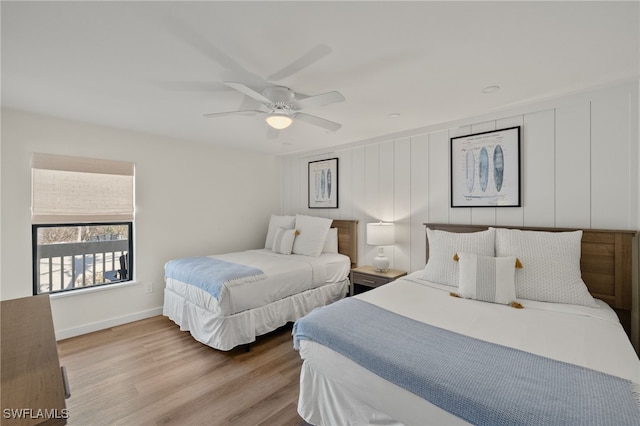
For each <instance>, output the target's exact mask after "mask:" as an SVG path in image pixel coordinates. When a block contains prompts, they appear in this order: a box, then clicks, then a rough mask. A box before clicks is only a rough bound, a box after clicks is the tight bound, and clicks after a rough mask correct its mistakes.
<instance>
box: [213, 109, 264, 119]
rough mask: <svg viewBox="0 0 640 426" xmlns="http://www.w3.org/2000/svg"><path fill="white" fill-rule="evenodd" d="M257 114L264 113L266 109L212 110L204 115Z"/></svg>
mask: <svg viewBox="0 0 640 426" xmlns="http://www.w3.org/2000/svg"><path fill="white" fill-rule="evenodd" d="M256 114H264V111H259V110H257V109H250V110H244V111H226V112H212V113H209V114H204V115H203V117H207V118H212V117H222V116H225V115H256Z"/></svg>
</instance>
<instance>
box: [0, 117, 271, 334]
mask: <svg viewBox="0 0 640 426" xmlns="http://www.w3.org/2000/svg"><path fill="white" fill-rule="evenodd" d="M32 152H44V153H53V154H63V155H77V156H84V157H95V158H104V159H117V160H126V161H133V162H135V166H136V178H135V179H136V185H135V191H136V216H135V217H136V219H135V223H134V228H135V229H134V244H135V265H134V273H135V277H134V279H135V281H136V283H137V284H135V285H129V286H123V287H118V288H111V289H105V290H102V291H93V292H87V293H83V294H77V293H74V294H73V295H68V296H65V297H56V296H53V298H52V302H51V305H52V310H53V316H54V324H55V329H56V334H57V336H58V338H64V337H70V336H73V335H76V334H81V333H84V332H88V331H93V330H97V329H101V328H105V327H109V326H113V325H116V324H120V323H125V322H129V321H132V320H136V319H140V318H144V317H148V316H153V315H158V314H160V313H161V307H162V302H163V289H164V269H163V266H164V263H165V262H166V261H167V260H169V259H170V258H174V257H179V256H185V255H187V256H188V255H201V254H215V253H221V252H225V251H233V250H242V249H249V248H256V247H260V245H261V244H264V238H265V235H266V229H267V224H268V220H269V216H270V214H271V213H279V212H280V206H281V192H280V170H281V160H280V159H278V158H277V157H273V156H267V155H263V154H256V153H247V152H241V151H235V150H231V149H223V148H217V147H213V146H210V145H206V144H198V143H194V142H188V141H181V140H175V139H169V138H164V137H158V136H152V135H145V134H141V133H135V132H131V131H126V130H118V129H113V128H106V127H101V126H96V125H90V124H82V123H78V122H71V121H67V120H61V119H56V118H51V117H43V116H38V115H32V114H26V113H22V112H17V111H9V110H3V111H2V145H1V154H2V161H1V169H0V170H1V173H2V175H1V176H2V182H1V185H2V193H1V202H0V206H1V208H2V210H1V212H2V216H1V223H2V234H1V249H0V254H1V258H0V259H1V264H2V268H1V269H0V271H1V275H0V278H1V279H0V299H2V300H6V299H13V298H17V297H24V296H30V295H31V294H32V276H31V270H32V269H31V221H30V219H31V217H30V209H31V198H30V197H31V168H30V161H31V160H30V159H31V153H32ZM256 176H260V180H259V185H256ZM149 282H152V283H153V292H151V293H146V292H145V284H146V283H149Z"/></svg>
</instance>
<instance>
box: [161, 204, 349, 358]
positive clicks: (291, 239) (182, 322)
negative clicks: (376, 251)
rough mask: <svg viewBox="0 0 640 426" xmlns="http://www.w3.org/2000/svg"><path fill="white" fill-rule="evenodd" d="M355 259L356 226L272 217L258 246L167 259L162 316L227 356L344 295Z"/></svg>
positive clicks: (317, 220)
mask: <svg viewBox="0 0 640 426" xmlns="http://www.w3.org/2000/svg"><path fill="white" fill-rule="evenodd" d="M325 228H326V229H325ZM356 262H357V221H355V220H331V219H325V218H319V217H312V216H304V215H295V216H277V215H272V216H271V219H270V222H269V229H268V232H267V238H266V241H265V248H263V249H256V250H246V251H242V252H236V253H225V254H219V255H214V256H199V257H189V258H179V259H172V260H170V261H169V262H167V263H166V264H165V282H166V286H165V290H164V305H163V314H164V315H165V316H167V317H169V318H170V319H171V320H173V321H174V322H175V323H176V324H178V325H179V326H180V330H183V331H189V332H190V333H191V335H192V336H193V337H194V338H195V339H196V340H197V341H199V342H201V343H204V344H206V345H208V346H211V347H212V348H215V349H219V350H224V351H227V350H230V349H233V348H234V347H236V346H239V345H248V344H250V343H252V342H254V341H255V340H256V337H257V336H260V335H263V334H266V333H268V332H270V331H273V330H275V329H277V328H279V327H281V326H283V325H285V324H286V323H288V322H293V321H295V320H297V319H298V318H301V317H302V316H304V315H306V314H308V313H309V312H311V311H312V310H313V309H314V308H316V307H318V306H324V305H327V304H329V303H332V302H335V301H337V300H340V299H342V298H343V297H345V295H346V293H347V291H348V284H349V280H348V276H349V271H350V269H351V267H352V266H353V265H354V264H355V263H356ZM220 274H224V275H220ZM247 348H248V346H247Z"/></svg>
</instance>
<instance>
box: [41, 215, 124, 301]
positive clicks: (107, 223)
mask: <svg viewBox="0 0 640 426" xmlns="http://www.w3.org/2000/svg"><path fill="white" fill-rule="evenodd" d="M108 225H118V226H123V225H124V226H127V232H128V234H129V235H128V237H129V238H128V244H127V257H128V260H127V278H126V279H124V280H118V281H114V282H109V283H99V284H91V285H85V286H81V287H74V288H69V289H60V290H55V291H45V292H40V282H39V277H40V273H39V271H40V269H39V266H40V260H39V259H38V229H40V228H56V227H58V228H59V227H77V226H108ZM31 244H32V253H31V264H32V293H33V295H34V296H37V295H39V294H49V295H55V294H62V293H70V292H74V291H77V290H88V289H96V288H103V289H104V288H105V287H109V286H114V285H121V284H123V283H131V282H133V281H134V278H133V277H134V250H133V247H134V244H133V221H113V222H74V223H39V224H35V223H34V224H32V225H31Z"/></svg>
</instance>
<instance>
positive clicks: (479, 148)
mask: <svg viewBox="0 0 640 426" xmlns="http://www.w3.org/2000/svg"><path fill="white" fill-rule="evenodd" d="M520 188H521V186H520V126H517V127H509V128H507V129H500V130H492V131H489V132H482V133H475V134H473V135H467V136H458V137H454V138H451V207H520V205H521V204H520V203H521V201H520Z"/></svg>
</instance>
